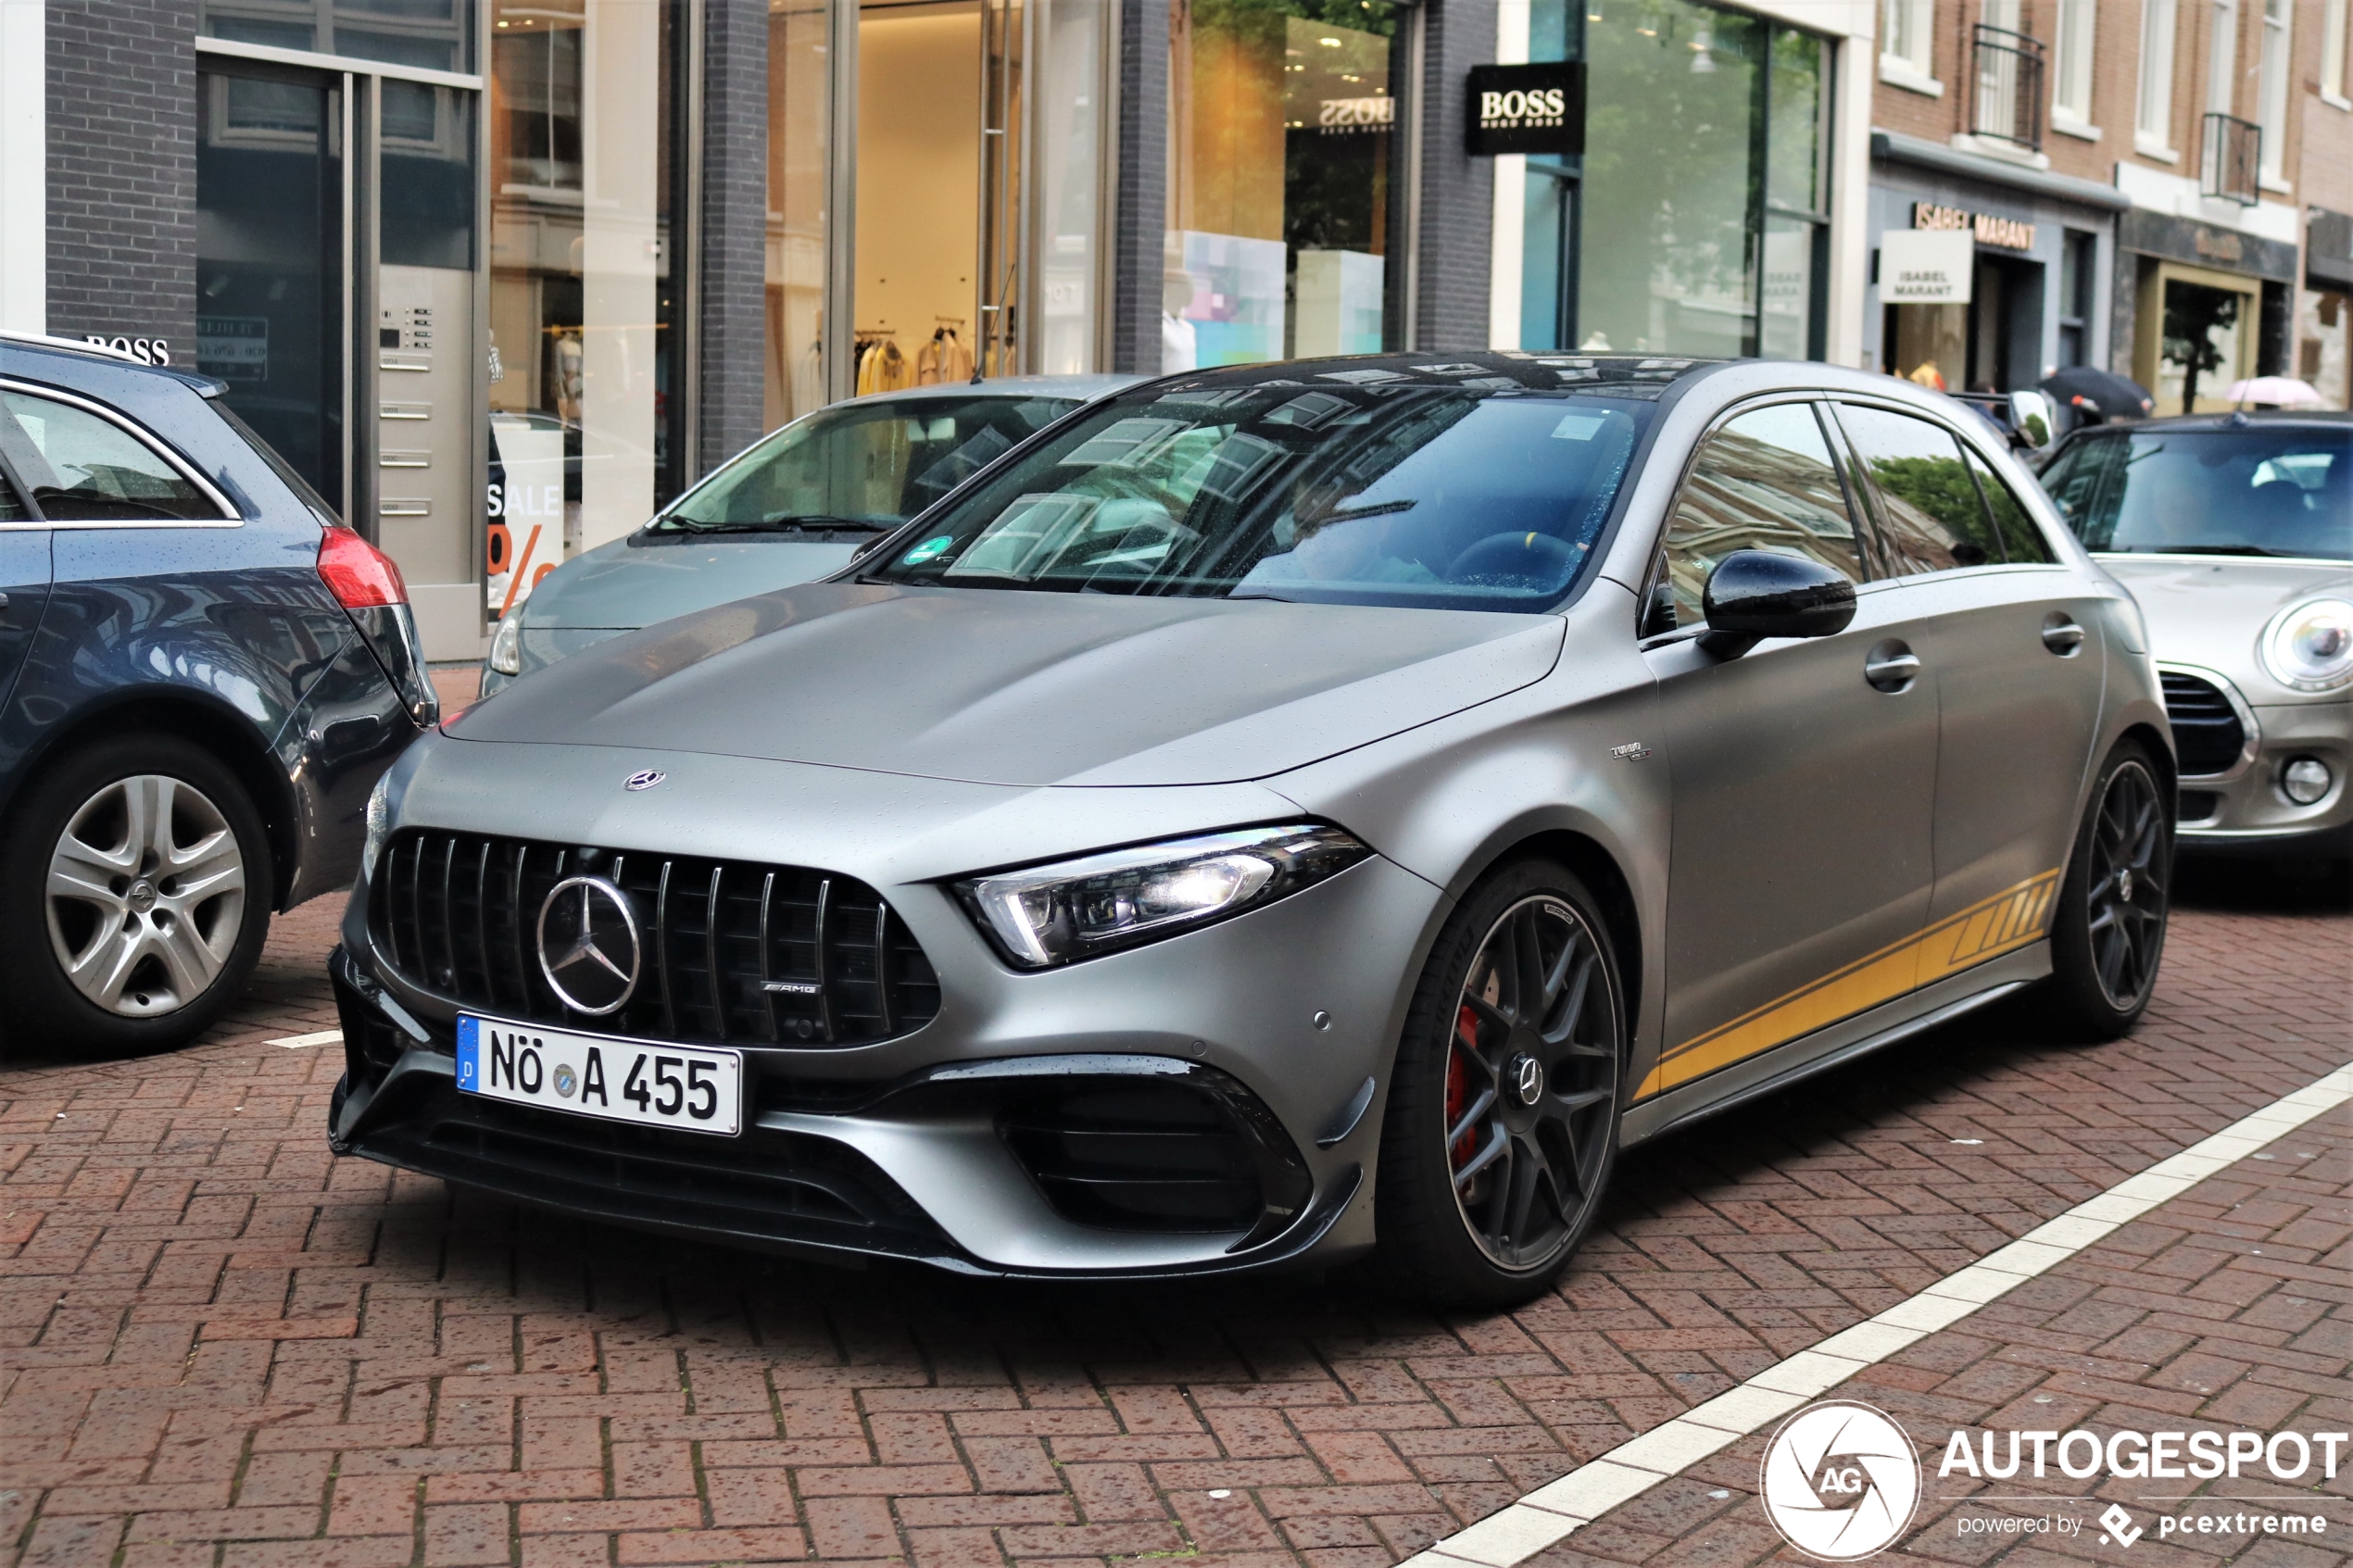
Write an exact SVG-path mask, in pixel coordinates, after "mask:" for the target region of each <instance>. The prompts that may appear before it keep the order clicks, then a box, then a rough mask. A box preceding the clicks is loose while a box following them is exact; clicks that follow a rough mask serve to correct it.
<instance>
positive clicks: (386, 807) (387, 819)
mask: <svg viewBox="0 0 2353 1568" xmlns="http://www.w3.org/2000/svg"><path fill="white" fill-rule="evenodd" d="M391 835H392V775H391V774H390V773H386V774H384V776H383V777H382V778H379V779H378V780H377V781H376V787H375V788H374V789H372V790H371V791H370V792H369V794H368V836H367V837H366V838H365V839H364V840H362V841H361V843H360V846H359V874H360V875H362V876H373V875H375V874H376V857H377V856H378V855H381V854H383V853H384V840H385V839H386V838H388V837H390V836H391Z"/></svg>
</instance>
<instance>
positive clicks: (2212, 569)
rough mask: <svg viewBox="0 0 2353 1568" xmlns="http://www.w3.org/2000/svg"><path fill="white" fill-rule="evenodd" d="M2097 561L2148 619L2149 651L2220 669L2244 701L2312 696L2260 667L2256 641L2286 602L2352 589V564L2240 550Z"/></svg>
mask: <svg viewBox="0 0 2353 1568" xmlns="http://www.w3.org/2000/svg"><path fill="white" fill-rule="evenodd" d="M2098 559H2099V563H2100V565H2101V566H2103V567H2105V568H2107V570H2108V575H2110V576H2111V577H2114V578H2115V579H2116V580H2117V581H2118V582H2119V583H2123V584H2124V586H2125V587H2127V588H2129V589H2131V590H2132V593H2133V598H2135V599H2137V600H2138V601H2139V602H2140V606H2141V613H2142V615H2143V616H2144V617H2145V618H2146V619H2147V621H2148V628H2149V651H2150V653H2152V654H2153V655H2155V656H2156V658H2157V659H2158V662H2159V663H2161V664H2195V665H2197V666H2199V667H2201V668H2203V669H2207V670H2212V671H2216V672H2218V673H2220V674H2223V675H2227V676H2229V677H2230V678H2231V680H2232V681H2233V683H2234V684H2237V686H2238V687H2239V689H2240V690H2241V691H2242V692H2244V693H2245V694H2246V698H2247V700H2248V701H2250V702H2309V701H2312V700H2314V699H2313V698H2312V697H2311V696H2309V695H2308V694H2306V693H2302V692H2297V691H2294V690H2291V689H2290V688H2288V687H2286V686H2284V685H2281V684H2279V683H2278V682H2277V681H2274V680H2272V679H2271V676H2270V675H2269V674H2268V673H2266V672H2265V671H2264V669H2263V666H2262V664H2261V662H2260V661H2259V659H2257V657H2256V652H2255V645H2256V640H2257V639H2258V638H2259V637H2260V636H2261V635H2262V634H2263V628H2264V627H2265V626H2266V625H2267V624H2269V622H2270V621H2271V617H2272V616H2274V615H2277V614H2278V613H2279V612H2280V611H2281V610H2283V609H2285V608H2287V607H2288V606H2290V605H2294V604H2301V603H2303V602H2304V601H2305V600H2306V599H2312V598H2319V597H2321V596H2323V595H2332V596H2346V595H2348V594H2353V566H2349V565H2347V563H2346V562H2344V561H2302V560H2265V559H2262V558H2255V557H2239V556H2138V555H2102V556H2100V557H2099V558H2098Z"/></svg>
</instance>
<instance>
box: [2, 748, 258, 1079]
mask: <svg viewBox="0 0 2353 1568" xmlns="http://www.w3.org/2000/svg"><path fill="white" fill-rule="evenodd" d="M271 872H272V868H271V856H270V841H269V837H268V834H266V833H265V832H264V830H263V827H262V822H261V815H260V813H259V812H258V811H257V810H255V809H254V806H253V802H252V800H251V799H250V798H248V797H247V796H246V794H245V788H244V786H243V785H241V784H238V782H237V779H236V776H235V775H234V774H233V773H231V772H230V771H229V770H228V769H227V768H226V767H224V766H223V765H222V764H221V763H220V760H219V759H217V758H215V757H214V756H213V755H212V754H211V753H210V752H208V751H206V750H204V749H203V748H202V747H200V746H194V745H191V744H190V743H189V742H187V741H184V740H182V739H179V738H178V737H177V736H173V735H161V734H130V735H123V736H120V737H117V738H115V739H111V740H105V741H100V742H98V743H97V744H95V745H94V746H86V747H83V748H82V749H80V750H77V751H74V752H71V753H69V754H68V755H67V756H65V757H64V758H62V759H59V760H58V761H57V762H55V763H53V764H51V765H50V766H49V767H48V768H47V769H46V770H44V771H43V772H42V773H41V774H40V775H39V776H38V777H36V778H35V779H34V780H33V781H32V783H31V785H30V786H28V787H27V789H26V790H25V793H24V795H23V796H22V797H20V798H19V802H18V805H17V809H15V811H14V812H13V813H12V814H11V816H10V819H9V821H8V822H7V824H6V833H5V834H0V995H5V996H6V997H8V1001H9V1005H8V1008H7V1010H6V1012H7V1022H6V1030H7V1042H6V1043H7V1044H8V1046H9V1047H11V1048H12V1050H13V1051H14V1052H15V1053H16V1054H18V1055H19V1056H21V1055H24V1054H27V1053H29V1052H35V1051H37V1052H39V1053H40V1054H42V1055H44V1056H47V1055H52V1054H71V1055H77V1056H90V1055H97V1056H136V1055H143V1054H145V1053H147V1052H151V1051H158V1050H169V1049H170V1048H171V1047H175V1046H181V1045H185V1044H186V1043H187V1042H188V1041H189V1040H191V1039H194V1038H195V1036H196V1035H199V1034H201V1033H202V1032H203V1031H204V1030H205V1028H206V1027H207V1026H208V1025H209V1024H210V1023H211V1022H212V1021H213V1020H214V1019H216V1018H218V1017H219V1016H220V1011H221V1010H222V1009H223V1008H225V1007H227V1006H228V1004H229V1001H230V999H231V998H232V997H235V996H236V995H237V993H238V992H239V991H240V990H242V989H243V988H244V986H245V980H246V978H247V977H248V976H249V975H251V974H252V972H253V966H254V963H255V961H256V960H258V959H259V958H260V956H261V945H262V942H263V940H264V939H265V938H266V937H267V936H268V935H269V931H270V904H271V888H272V887H273V885H274V882H273V880H272V875H271ZM61 889H64V890H65V891H60V890H61ZM73 889H80V890H81V891H80V892H78V893H77V892H75V891H72V890H73Z"/></svg>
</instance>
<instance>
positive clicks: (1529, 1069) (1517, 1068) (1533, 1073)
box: [1511, 1051, 1544, 1105]
mask: <svg viewBox="0 0 2353 1568" xmlns="http://www.w3.org/2000/svg"><path fill="white" fill-rule="evenodd" d="M1511 1079H1512V1092H1513V1093H1514V1094H1516V1095H1517V1096H1519V1102H1520V1104H1522V1105H1534V1104H1535V1103H1536V1102H1537V1101H1538V1100H1540V1099H1541V1098H1544V1064H1543V1063H1542V1062H1541V1061H1539V1060H1536V1059H1535V1058H1534V1057H1532V1056H1529V1054H1528V1053H1527V1052H1526V1051H1522V1052H1521V1053H1520V1054H1519V1055H1517V1056H1516V1057H1514V1058H1512V1066H1511Z"/></svg>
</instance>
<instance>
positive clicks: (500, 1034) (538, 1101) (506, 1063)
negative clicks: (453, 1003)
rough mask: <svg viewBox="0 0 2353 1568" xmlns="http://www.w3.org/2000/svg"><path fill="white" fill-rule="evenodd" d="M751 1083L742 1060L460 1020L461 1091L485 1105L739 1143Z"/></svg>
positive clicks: (730, 1054) (722, 1053)
mask: <svg viewBox="0 0 2353 1568" xmlns="http://www.w3.org/2000/svg"><path fill="white" fill-rule="evenodd" d="M743 1083H744V1059H743V1053H742V1052H740V1051H726V1050H712V1049H710V1048H708V1047H702V1046H673V1045H669V1044H666V1043H660V1042H655V1041H649V1040H621V1039H615V1038H613V1037H612V1036H610V1035H578V1034H574V1033H573V1032H572V1031H570V1030H568V1029H543V1028H541V1027H539V1026H538V1025H536V1024H525V1023H507V1022H501V1021H500V1020H498V1019H495V1018H475V1017H472V1015H470V1014H466V1013H460V1014H459V1016H458V1088H459V1092H460V1093H462V1094H470V1095H480V1096H482V1097H483V1098H484V1099H503V1100H510V1101H512V1102H514V1103H515V1104H517V1105H535V1106H538V1107H539V1108H540V1109H542V1110H568V1111H570V1112H572V1113H573V1115H575V1116H599V1117H602V1118H604V1119H605V1120H606V1121H608V1122H634V1123H637V1124H638V1125H640V1126H645V1127H676V1128H679V1129H681V1130H683V1131H686V1132H689V1133H713V1134H717V1135H722V1136H727V1137H732V1136H734V1135H736V1134H737V1133H740V1132H742V1131H743V1106H744V1092H743Z"/></svg>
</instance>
